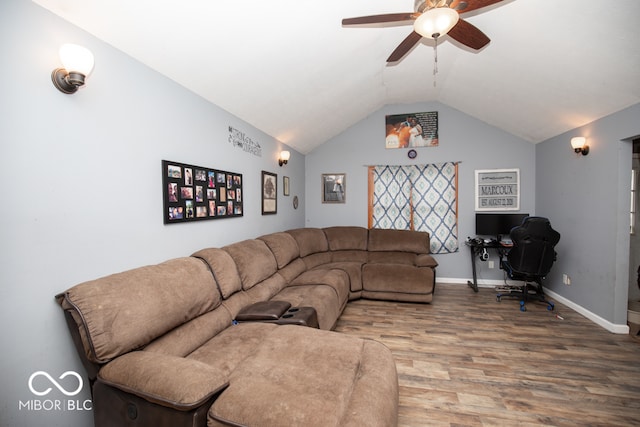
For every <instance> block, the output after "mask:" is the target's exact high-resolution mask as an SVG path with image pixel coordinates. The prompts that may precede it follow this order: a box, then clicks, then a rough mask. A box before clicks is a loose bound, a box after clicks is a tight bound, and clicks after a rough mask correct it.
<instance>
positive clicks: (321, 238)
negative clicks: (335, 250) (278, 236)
mask: <svg viewBox="0 0 640 427" xmlns="http://www.w3.org/2000/svg"><path fill="white" fill-rule="evenodd" d="M286 233H289V234H291V235H292V236H293V238H294V239H296V242H297V243H298V247H299V248H300V256H301V257H305V256H307V255H310V254H315V253H317V252H326V251H328V250H329V244H328V243H327V236H326V235H325V234H324V231H322V230H321V229H320V228H297V229H295V230H288V231H286Z"/></svg>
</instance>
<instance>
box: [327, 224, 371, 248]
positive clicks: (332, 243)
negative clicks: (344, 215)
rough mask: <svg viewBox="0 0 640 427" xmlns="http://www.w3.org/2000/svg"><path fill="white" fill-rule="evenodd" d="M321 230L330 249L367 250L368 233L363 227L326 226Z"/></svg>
mask: <svg viewBox="0 0 640 427" xmlns="http://www.w3.org/2000/svg"><path fill="white" fill-rule="evenodd" d="M323 230H324V234H325V235H326V236H327V242H328V244H329V249H330V250H332V251H347V250H360V251H366V250H367V238H368V234H369V233H368V230H367V229H366V228H364V227H327V228H324V229H323Z"/></svg>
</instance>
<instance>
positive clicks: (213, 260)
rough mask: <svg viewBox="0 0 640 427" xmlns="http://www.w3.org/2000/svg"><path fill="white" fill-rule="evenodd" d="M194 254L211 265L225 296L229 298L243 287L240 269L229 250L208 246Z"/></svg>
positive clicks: (221, 291)
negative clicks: (239, 273)
mask: <svg viewBox="0 0 640 427" xmlns="http://www.w3.org/2000/svg"><path fill="white" fill-rule="evenodd" d="M192 256H194V257H197V258H200V259H202V260H203V261H204V262H206V263H207V264H208V265H209V268H210V269H211V272H212V273H213V277H214V278H215V279H216V283H217V284H218V287H219V288H220V293H221V294H222V297H223V298H225V299H226V298H229V297H230V296H231V295H233V294H234V293H236V292H238V291H239V290H240V289H242V282H241V281H240V276H239V275H238V269H237V268H236V264H235V262H233V258H231V255H229V253H228V252H226V251H224V250H222V249H220V248H208V249H202V250H200V251H198V252H196V253H194V254H193V255H192Z"/></svg>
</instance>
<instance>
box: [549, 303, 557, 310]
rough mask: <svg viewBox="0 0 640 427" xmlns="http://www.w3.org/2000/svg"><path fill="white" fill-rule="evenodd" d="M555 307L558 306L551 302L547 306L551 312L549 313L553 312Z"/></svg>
mask: <svg viewBox="0 0 640 427" xmlns="http://www.w3.org/2000/svg"><path fill="white" fill-rule="evenodd" d="M555 307H556V306H555V305H554V304H553V303H552V302H550V303H548V304H547V310H549V311H553V309H554V308H555Z"/></svg>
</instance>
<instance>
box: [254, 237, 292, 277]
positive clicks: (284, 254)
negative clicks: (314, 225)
mask: <svg viewBox="0 0 640 427" xmlns="http://www.w3.org/2000/svg"><path fill="white" fill-rule="evenodd" d="M258 239H259V240H262V241H263V242H265V243H266V244H267V246H268V247H269V249H270V250H271V252H273V256H275V258H276V262H277V263H278V268H283V267H285V266H286V265H287V264H289V263H290V262H291V261H293V260H294V259H296V258H298V257H299V256H300V249H299V248H298V243H296V240H295V239H294V238H293V236H292V235H291V234H288V233H285V232H279V233H272V234H267V235H265V236H261V237H258Z"/></svg>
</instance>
